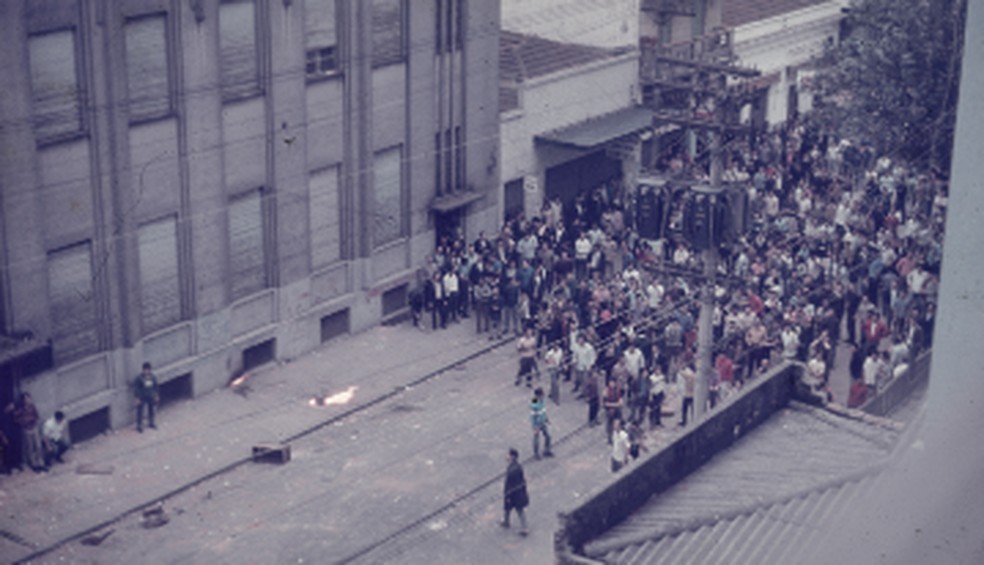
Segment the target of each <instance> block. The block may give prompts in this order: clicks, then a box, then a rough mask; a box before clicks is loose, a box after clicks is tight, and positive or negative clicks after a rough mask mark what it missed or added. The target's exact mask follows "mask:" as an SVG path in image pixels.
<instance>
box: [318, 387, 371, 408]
mask: <svg viewBox="0 0 984 565" xmlns="http://www.w3.org/2000/svg"><path fill="white" fill-rule="evenodd" d="M358 388H359V387H357V386H355V385H352V386H350V387H348V388H347V389H345V390H343V391H342V392H336V393H335V394H329V395H323V396H315V397H314V398H312V399H311V400H308V404H309V405H310V406H314V407H318V408H320V407H323V406H331V405H333V404H348V403H349V401H350V400H352V397H353V396H355V391H356V389H358Z"/></svg>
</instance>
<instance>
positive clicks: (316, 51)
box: [304, 0, 339, 80]
mask: <svg viewBox="0 0 984 565" xmlns="http://www.w3.org/2000/svg"><path fill="white" fill-rule="evenodd" d="M337 14H338V9H337V6H336V4H335V0H306V2H305V3H304V49H305V74H306V75H307V78H308V80H316V79H319V78H324V77H326V76H331V75H334V74H336V73H338V71H339V61H338V33H337V31H336V21H337Z"/></svg>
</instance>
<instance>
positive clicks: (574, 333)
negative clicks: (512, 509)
mask: <svg viewBox="0 0 984 565" xmlns="http://www.w3.org/2000/svg"><path fill="white" fill-rule="evenodd" d="M725 163H726V165H725V171H724V179H725V181H727V182H729V183H739V185H740V186H743V187H745V190H746V191H747V194H748V200H747V202H748V206H749V212H750V218H751V225H750V226H749V229H748V230H747V231H746V232H745V233H744V234H743V235H742V236H741V237H740V238H739V239H738V240H737V241H735V242H732V243H731V244H729V245H726V246H725V247H723V248H722V249H721V250H720V258H721V260H720V261H719V263H718V273H717V277H716V287H715V297H716V304H715V308H714V314H713V316H712V324H713V335H714V348H713V370H712V371H711V376H710V382H709V383H708V395H707V396H708V406H707V408H709V409H713V407H714V406H715V405H716V403H717V402H718V401H719V400H720V399H721V398H722V396H724V395H726V394H729V393H730V392H731V391H734V390H736V389H738V388H740V387H741V386H742V385H743V383H744V382H746V381H748V380H749V379H754V378H755V377H756V376H758V375H760V374H762V373H763V372H764V371H766V370H768V368H769V367H770V366H771V365H772V364H773V363H775V362H776V361H778V360H781V359H783V360H795V361H799V362H802V363H804V364H805V367H806V374H807V377H808V379H809V380H810V382H811V383H812V384H813V385H814V386H815V389H816V390H817V391H818V392H819V393H821V394H823V395H826V396H827V397H828V398H832V393H831V392H830V389H829V387H827V382H828V379H829V376H830V372H831V370H832V369H833V367H834V366H835V364H836V363H838V362H845V361H846V362H848V363H849V368H850V374H851V377H852V382H853V386H852V387H851V393H850V397H849V398H838V399H835V400H837V401H838V402H840V403H845V404H849V405H851V406H860V405H862V404H863V403H864V402H865V400H866V398H867V397H870V396H871V395H872V394H875V393H877V392H878V391H879V389H880V388H881V387H883V386H884V385H885V384H886V383H887V382H889V381H890V380H891V379H892V378H893V377H894V376H898V375H900V374H902V373H904V372H905V371H906V369H907V368H908V367H909V366H910V365H911V363H912V361H913V360H914V358H915V357H916V356H917V355H918V354H919V353H920V352H921V351H923V350H925V349H927V348H928V347H929V345H930V344H931V341H932V333H933V321H934V316H935V293H936V289H937V284H938V275H939V269H940V261H941V258H942V237H943V218H944V214H945V210H946V204H947V184H946V179H945V178H944V177H943V176H942V175H941V174H939V173H938V172H936V171H919V170H915V169H913V168H912V167H910V166H908V165H907V164H906V163H903V162H900V161H897V160H894V159H893V158H892V157H891V156H880V157H879V156H876V155H874V154H873V152H872V150H871V149H870V147H868V146H865V145H859V144H856V143H852V142H850V141H847V140H839V139H835V138H834V137H832V136H831V135H827V134H824V133H823V132H821V131H819V130H818V129H817V128H815V127H813V126H811V125H810V124H808V123H792V124H790V125H788V126H786V127H785V128H784V129H782V130H777V131H776V132H773V133H771V134H768V135H765V136H761V137H759V139H757V140H756V141H755V145H754V147H753V146H752V145H751V144H750V142H749V141H746V140H738V139H736V140H732V141H730V142H729V143H728V144H727V147H726V158H725ZM663 173H664V174H667V175H670V178H671V182H675V181H672V179H673V178H674V177H673V175H677V176H687V177H689V178H690V179H692V180H691V181H690V182H694V181H701V180H706V177H707V170H706V166H705V167H704V168H703V169H702V168H701V166H700V165H698V164H697V163H695V162H694V161H692V160H688V159H686V158H685V157H679V158H675V159H673V160H671V161H669V162H668V163H667V170H666V171H663ZM701 177H704V178H701ZM680 192H684V191H678V194H679V193H680ZM633 195H634V191H633V190H630V189H628V187H625V186H623V183H622V182H621V180H620V179H613V180H611V181H609V182H607V183H605V184H603V185H602V186H599V187H597V188H596V189H595V190H593V191H591V192H590V193H588V194H582V195H579V196H578V197H577V199H576V200H575V201H573V202H572V203H570V204H569V205H566V206H565V205H562V204H561V202H560V201H557V200H551V201H548V202H546V203H545V204H544V206H543V208H542V210H541V212H540V214H539V215H537V216H534V217H524V216H523V215H518V216H516V217H513V218H510V219H509V220H508V221H507V222H505V224H504V225H503V226H502V228H501V230H500V231H499V233H497V234H494V235H493V236H488V235H486V234H484V233H482V234H479V236H478V238H477V239H476V240H475V241H473V242H471V243H470V244H469V243H466V241H465V240H464V238H462V237H444V238H442V239H441V240H440V241H439V243H438V245H437V246H436V249H435V252H434V253H433V254H432V255H430V256H429V257H428V258H427V261H426V264H425V265H423V266H422V267H421V269H420V275H419V277H418V280H419V285H418V287H417V289H416V291H415V292H413V293H412V294H411V307H412V311H413V318H414V323H415V324H428V322H429V325H430V326H431V327H432V328H433V329H435V330H437V329H439V328H443V327H446V326H447V325H448V324H450V323H456V322H461V321H463V320H465V319H468V318H474V320H475V322H474V323H475V331H476V332H477V333H478V334H487V335H488V336H489V339H498V338H503V337H506V336H516V340H517V341H516V344H517V352H518V355H519V358H520V363H519V370H518V372H517V374H516V375H515V379H514V383H515V384H516V385H517V386H519V385H521V384H524V383H525V384H526V386H528V387H531V388H532V387H533V386H534V379H539V378H540V376H541V374H543V375H544V376H545V377H546V379H545V382H546V383H547V385H548V386H549V394H548V395H547V396H548V398H550V399H551V400H553V402H555V403H560V402H561V396H562V394H561V390H560V388H561V385H560V383H563V382H569V383H570V389H569V390H570V393H571V394H574V395H576V397H577V399H579V400H581V399H583V400H584V401H585V402H586V403H587V406H588V421H589V422H590V424H591V425H595V424H599V423H600V422H599V415H601V414H603V415H604V421H605V424H606V432H607V433H606V435H607V437H608V438H609V443H611V442H612V436H613V432H618V430H622V429H623V428H624V429H625V430H623V431H626V432H627V435H628V437H629V441H630V444H629V448H628V450H629V451H632V452H633V453H637V452H638V449H639V441H638V438H639V437H640V436H641V435H642V434H643V433H644V431H643V430H644V428H645V425H646V424H647V423H648V426H649V428H657V427H661V426H663V424H664V422H663V413H664V407H663V406H664V401H666V400H667V399H668V398H670V397H675V398H679V399H680V402H679V404H678V408H675V409H672V410H669V409H668V410H667V411H670V412H673V413H674V416H675V417H676V418H677V420H678V422H679V425H686V423H687V420H688V417H689V416H690V412H691V411H692V410H693V408H694V406H693V403H694V398H695V388H696V380H697V378H696V377H697V366H696V359H695V357H696V341H697V319H698V313H699V308H700V306H699V302H698V299H697V298H698V294H699V290H700V287H701V285H702V284H703V279H702V277H701V273H702V269H703V264H702V260H703V258H702V255H701V253H699V252H697V251H695V250H694V249H693V247H692V246H691V245H690V244H689V243H688V242H687V241H686V240H685V239H684V238H683V237H682V236H681V233H680V226H681V224H682V216H683V213H684V212H683V210H684V206H683V205H682V202H681V201H680V200H678V199H677V200H673V201H671V203H670V206H669V207H668V210H667V212H666V216H667V219H668V221H667V223H666V225H667V229H666V231H665V233H664V234H663V237H662V238H660V239H658V240H650V239H644V238H641V237H640V236H639V235H638V233H637V230H636V229H635V227H634V226H633V223H634V222H633V221H632V217H633V214H632V211H633V205H634V202H633ZM428 313H429V315H430V320H429V321H428V320H427V319H426V314H428ZM842 341H844V342H846V343H847V344H849V346H850V348H852V354H851V356H850V359H849V360H838V359H837V352H838V345H839V344H840V343H841V342H842ZM541 366H542V369H541ZM541 371H542V373H541ZM534 428H536V426H535V425H534ZM615 435H616V437H617V438H619V437H621V436H622V433H615ZM617 449H619V450H622V447H618V448H617ZM614 466H615V465H614V463H613V468H614Z"/></svg>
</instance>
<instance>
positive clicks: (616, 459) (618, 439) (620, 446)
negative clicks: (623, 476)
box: [612, 419, 630, 473]
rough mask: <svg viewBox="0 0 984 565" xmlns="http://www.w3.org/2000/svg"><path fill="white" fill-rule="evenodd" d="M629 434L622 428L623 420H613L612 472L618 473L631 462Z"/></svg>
mask: <svg viewBox="0 0 984 565" xmlns="http://www.w3.org/2000/svg"><path fill="white" fill-rule="evenodd" d="M629 447H630V443H629V434H628V432H626V431H625V430H623V429H622V421H621V420H618V419H616V420H614V421H613V422H612V472H613V473H617V472H618V471H619V469H621V468H622V467H624V466H625V465H626V464H627V463H628V462H629Z"/></svg>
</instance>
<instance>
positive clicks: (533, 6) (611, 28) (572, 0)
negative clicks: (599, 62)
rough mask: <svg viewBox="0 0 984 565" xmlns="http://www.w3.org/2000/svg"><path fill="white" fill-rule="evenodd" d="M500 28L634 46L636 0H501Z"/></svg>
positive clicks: (570, 40)
mask: <svg viewBox="0 0 984 565" xmlns="http://www.w3.org/2000/svg"><path fill="white" fill-rule="evenodd" d="M502 29H506V30H509V31H515V32H519V33H525V34H529V35H537V36H539V37H543V38H546V39H552V40H554V41H561V42H564V43H581V44H584V45H594V46H597V47H623V46H626V45H630V46H633V47H634V46H636V45H637V44H638V41H639V0H502Z"/></svg>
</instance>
